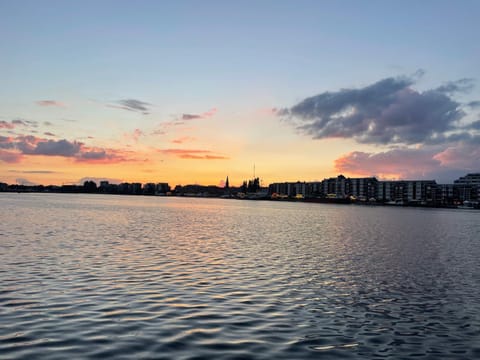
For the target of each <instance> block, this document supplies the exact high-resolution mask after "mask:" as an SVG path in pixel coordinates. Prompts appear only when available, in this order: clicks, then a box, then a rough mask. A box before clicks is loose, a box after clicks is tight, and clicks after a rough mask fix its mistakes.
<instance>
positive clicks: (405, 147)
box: [276, 74, 480, 178]
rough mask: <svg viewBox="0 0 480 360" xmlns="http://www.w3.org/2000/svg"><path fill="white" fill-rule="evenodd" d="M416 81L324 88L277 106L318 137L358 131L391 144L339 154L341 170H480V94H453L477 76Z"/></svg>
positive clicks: (397, 173)
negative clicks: (475, 117)
mask: <svg viewBox="0 0 480 360" xmlns="http://www.w3.org/2000/svg"><path fill="white" fill-rule="evenodd" d="M420 75H421V74H420ZM415 82H416V78H413V77H406V76H404V77H390V78H386V79H382V80H380V81H377V82H376V83H373V84H371V85H368V86H365V87H363V88H358V89H341V90H338V91H332V92H330V91H327V92H323V93H321V94H318V95H315V96H312V97H308V98H306V99H304V100H302V101H300V102H299V103H297V104H295V105H294V106H292V107H290V108H283V109H279V110H277V111H276V114H277V115H278V116H280V117H281V118H282V119H283V120H286V121H288V122H289V123H291V124H292V125H293V126H294V127H295V129H296V130H297V131H298V132H299V133H301V134H304V135H308V136H310V137H312V138H313V139H329V138H344V139H354V140H355V141H357V142H358V143H360V144H371V145H377V146H388V147H389V149H390V150H386V151H384V152H379V153H364V152H358V151H357V152H352V153H349V154H346V155H345V156H343V157H341V158H339V159H337V160H336V161H335V168H336V169H337V170H338V171H342V172H348V173H353V174H357V175H372V174H384V175H385V176H394V177H415V176H416V177H421V178H423V177H425V176H433V175H435V174H437V173H439V174H440V173H441V174H442V176H443V175H445V174H446V173H453V172H459V173H460V174H461V173H464V172H465V171H467V170H474V169H477V170H479V169H480V163H479V160H478V159H479V158H480V156H476V155H477V154H478V151H475V148H476V147H477V148H478V144H479V143H480V141H479V132H478V131H479V129H480V120H479V121H473V122H472V121H471V120H469V119H471V116H470V117H469V115H472V111H475V108H477V104H478V103H479V102H478V101H470V102H469V103H467V104H462V103H461V102H459V101H457V100H456V99H455V98H454V96H455V95H458V94H465V93H468V92H470V91H471V90H472V88H473V86H474V81H473V79H469V78H464V79H460V80H457V81H449V82H447V83H445V84H442V85H441V86H439V87H437V88H434V89H429V90H426V91H418V90H416V89H414V88H413V85H414V84H415ZM468 110H470V113H468ZM470 154H475V155H474V156H470Z"/></svg>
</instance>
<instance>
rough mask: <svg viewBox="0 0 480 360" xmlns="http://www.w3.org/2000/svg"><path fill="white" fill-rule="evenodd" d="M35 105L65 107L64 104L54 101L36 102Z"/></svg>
mask: <svg viewBox="0 0 480 360" xmlns="http://www.w3.org/2000/svg"><path fill="white" fill-rule="evenodd" d="M36 104H37V105H39V106H54V107H65V104H64V103H62V102H60V101H56V100H39V101H36Z"/></svg>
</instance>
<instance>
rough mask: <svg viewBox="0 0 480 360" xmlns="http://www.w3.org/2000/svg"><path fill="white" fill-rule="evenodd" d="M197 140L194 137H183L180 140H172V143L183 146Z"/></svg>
mask: <svg viewBox="0 0 480 360" xmlns="http://www.w3.org/2000/svg"><path fill="white" fill-rule="evenodd" d="M194 140H195V138H194V137H191V136H183V137H180V138H177V139H174V140H172V143H174V144H183V143H185V142H190V141H194Z"/></svg>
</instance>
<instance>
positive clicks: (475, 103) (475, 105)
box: [467, 100, 480, 109]
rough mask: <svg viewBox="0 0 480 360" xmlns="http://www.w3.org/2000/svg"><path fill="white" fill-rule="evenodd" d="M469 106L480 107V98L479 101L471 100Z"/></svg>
mask: <svg viewBox="0 0 480 360" xmlns="http://www.w3.org/2000/svg"><path fill="white" fill-rule="evenodd" d="M467 105H468V106H470V107H471V108H474V109H476V108H480V100H478V101H470V102H469V103H468V104H467Z"/></svg>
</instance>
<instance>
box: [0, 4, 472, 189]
mask: <svg viewBox="0 0 480 360" xmlns="http://www.w3.org/2000/svg"><path fill="white" fill-rule="evenodd" d="M479 13H480V2H479V1H476V0H472V1H467V0H463V1H453V0H452V1H441V0H435V1H428V0H426V1H410V0H402V1H373V0H372V1H344V0H339V1H323V0H312V1H307V0H295V1H288V0H284V1H278V0H272V1H268V0H262V1H250V0H246V1H209V0H204V1H182V0H179V1H170V2H167V1H147V0H143V1H142V0H140V1H133V0H131V1H124V0H114V1H107V0H103V1H102V0H98V1H85V0H82V1H63V0H62V1H49V0H42V1H38V0H36V1H24V0H0V182H6V183H9V184H14V183H18V184H44V185H48V184H57V185H61V184H77V183H78V184H81V183H83V181H85V180H87V179H88V180H90V179H91V180H94V181H97V182H98V181H100V180H109V181H111V182H115V183H119V182H142V183H146V182H155V183H156V182H168V183H169V184H170V185H173V186H174V185H177V184H182V185H186V184H193V183H196V184H204V185H207V184H212V185H219V184H222V183H223V181H224V180H225V178H226V177H227V176H228V177H229V180H230V184H232V185H239V184H241V183H242V182H243V180H246V179H250V178H252V177H253V176H254V169H255V176H258V177H260V179H261V182H262V184H263V185H268V184H269V183H272V182H280V181H297V180H299V181H315V180H322V179H324V178H327V177H331V176H337V175H338V174H343V175H345V176H350V177H365V176H376V177H377V178H378V179H412V180H413V179H435V180H437V182H439V183H451V182H452V181H453V180H454V179H456V178H458V177H459V176H463V175H465V174H466V173H469V172H480V84H479V83H478V82H479V80H480V66H479V64H480V45H479V41H478V35H479V34H480V22H479V21H478V14H479Z"/></svg>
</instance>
